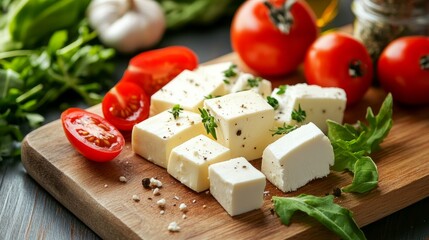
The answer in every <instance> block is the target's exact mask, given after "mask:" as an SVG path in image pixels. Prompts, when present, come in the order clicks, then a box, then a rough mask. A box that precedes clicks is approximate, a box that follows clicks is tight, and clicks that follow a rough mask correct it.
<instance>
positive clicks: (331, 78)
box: [304, 33, 373, 106]
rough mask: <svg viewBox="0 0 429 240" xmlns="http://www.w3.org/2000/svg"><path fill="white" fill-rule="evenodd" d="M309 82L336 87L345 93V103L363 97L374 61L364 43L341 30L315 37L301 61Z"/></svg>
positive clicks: (371, 73) (348, 104) (353, 102)
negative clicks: (340, 31) (303, 59)
mask: <svg viewBox="0 0 429 240" xmlns="http://www.w3.org/2000/svg"><path fill="white" fill-rule="evenodd" d="M304 74H305V78H306V80H307V83H308V84H316V85H319V86H322V87H338V88H342V89H344V91H345V92H346V94H347V106H350V105H353V104H355V103H357V102H358V101H359V100H360V99H362V98H363V96H364V95H365V93H366V92H367V90H368V89H369V87H370V86H371V83H372V79H373V65H372V60H371V57H370V55H369V54H368V51H367V50H366V48H365V46H364V45H363V44H362V43H361V42H359V41H358V40H356V39H354V38H353V37H352V36H350V35H347V34H344V33H330V34H326V35H323V36H321V37H320V38H318V39H317V40H316V41H315V42H314V43H313V44H312V45H311V47H310V48H309V50H308V52H307V56H306V58H305V61H304Z"/></svg>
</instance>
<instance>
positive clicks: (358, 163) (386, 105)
mask: <svg viewBox="0 0 429 240" xmlns="http://www.w3.org/2000/svg"><path fill="white" fill-rule="evenodd" d="M392 114H393V99H392V95H391V94H388V95H387V96H386V98H385V100H384V102H383V104H382V105H381V107H380V111H379V113H378V114H377V116H375V115H374V113H373V112H372V109H371V108H368V110H367V114H366V119H367V121H368V124H367V125H365V124H364V123H363V122H360V121H358V122H357V123H356V124H355V125H350V124H344V125H341V124H339V123H336V122H334V121H331V120H328V121H327V124H328V137H329V140H330V141H331V144H332V146H333V149H334V154H335V164H334V166H333V167H332V169H333V170H335V171H344V170H349V171H351V172H352V173H354V178H353V181H352V184H351V185H349V186H346V187H344V188H342V190H343V191H345V192H358V193H364V192H368V191H370V190H372V189H374V188H375V187H377V184H378V171H377V166H376V165H375V163H374V162H373V160H372V159H371V158H370V157H369V156H368V155H369V154H371V153H372V152H374V151H376V150H378V149H379V148H380V143H381V142H382V141H383V140H384V138H385V137H386V136H387V135H388V134H389V131H390V129H391V128H392V124H393V120H392Z"/></svg>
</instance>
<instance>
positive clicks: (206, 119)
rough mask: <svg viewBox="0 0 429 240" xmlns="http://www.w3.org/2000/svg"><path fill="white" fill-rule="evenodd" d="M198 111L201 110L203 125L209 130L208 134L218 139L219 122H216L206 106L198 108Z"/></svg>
mask: <svg viewBox="0 0 429 240" xmlns="http://www.w3.org/2000/svg"><path fill="white" fill-rule="evenodd" d="M198 111H200V114H201V118H202V121H203V125H204V128H205V129H206V131H207V134H211V135H212V136H213V138H214V139H216V140H217V136H216V128H217V124H216V122H215V119H214V117H213V116H212V115H211V114H210V113H209V112H208V111H207V110H206V109H204V108H198Z"/></svg>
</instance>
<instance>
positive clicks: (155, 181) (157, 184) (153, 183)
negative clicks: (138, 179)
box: [149, 178, 162, 188]
mask: <svg viewBox="0 0 429 240" xmlns="http://www.w3.org/2000/svg"><path fill="white" fill-rule="evenodd" d="M149 186H151V187H152V188H154V187H158V188H160V187H162V182H161V181H159V180H158V179H156V178H150V183H149Z"/></svg>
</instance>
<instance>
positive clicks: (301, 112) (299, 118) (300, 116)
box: [291, 104, 307, 123]
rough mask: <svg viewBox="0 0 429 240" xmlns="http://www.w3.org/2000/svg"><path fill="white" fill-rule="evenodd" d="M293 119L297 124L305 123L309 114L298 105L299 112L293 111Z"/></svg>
mask: <svg viewBox="0 0 429 240" xmlns="http://www.w3.org/2000/svg"><path fill="white" fill-rule="evenodd" d="M291 116H292V119H293V120H295V121H297V122H299V123H300V122H303V121H304V120H305V118H306V117H307V114H306V113H305V111H304V110H302V109H301V104H299V105H298V110H296V109H294V110H293V111H292V115H291Z"/></svg>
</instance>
